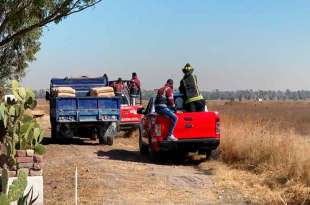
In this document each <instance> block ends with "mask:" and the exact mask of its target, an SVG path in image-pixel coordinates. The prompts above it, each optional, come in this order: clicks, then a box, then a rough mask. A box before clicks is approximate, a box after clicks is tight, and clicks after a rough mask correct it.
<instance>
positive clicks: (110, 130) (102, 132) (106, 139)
mask: <svg viewBox="0 0 310 205" xmlns="http://www.w3.org/2000/svg"><path fill="white" fill-rule="evenodd" d="M117 126H118V125H117V124H112V123H110V124H106V125H102V126H101V127H100V128H99V134H98V135H99V144H105V145H110V146H111V145H113V141H114V136H115V135H116V133H117V129H118V127H117Z"/></svg>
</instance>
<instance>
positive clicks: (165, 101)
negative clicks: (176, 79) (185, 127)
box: [155, 79, 178, 141]
mask: <svg viewBox="0 0 310 205" xmlns="http://www.w3.org/2000/svg"><path fill="white" fill-rule="evenodd" d="M172 109H173V110H174V109H175V104H174V98H173V80H172V79H168V80H167V83H166V84H165V86H163V87H161V88H160V89H159V90H158V91H157V96H156V99H155V110H156V112H157V113H158V114H160V115H163V116H166V117H168V118H169V119H170V120H171V125H170V127H169V130H168V137H167V139H168V140H169V141H177V140H178V139H177V138H175V137H174V136H173V131H174V128H175V126H176V124H177V121H178V118H177V116H176V115H175V114H174V113H173V112H172Z"/></svg>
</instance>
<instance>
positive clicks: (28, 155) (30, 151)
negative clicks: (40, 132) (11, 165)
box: [26, 149, 34, 157]
mask: <svg viewBox="0 0 310 205" xmlns="http://www.w3.org/2000/svg"><path fill="white" fill-rule="evenodd" d="M26 155H27V157H32V156H33V155H34V150H33V149H27V150H26Z"/></svg>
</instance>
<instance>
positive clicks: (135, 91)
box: [128, 72, 141, 105]
mask: <svg viewBox="0 0 310 205" xmlns="http://www.w3.org/2000/svg"><path fill="white" fill-rule="evenodd" d="M131 76H132V77H131V80H130V81H129V84H128V89H129V95H130V101H131V104H133V105H135V99H136V98H137V97H138V96H139V95H140V92H141V81H140V79H139V78H138V75H137V73H135V72H133V73H132V75H131Z"/></svg>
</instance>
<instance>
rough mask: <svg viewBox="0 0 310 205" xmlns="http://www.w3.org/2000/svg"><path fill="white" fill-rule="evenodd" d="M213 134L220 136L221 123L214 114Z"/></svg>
mask: <svg viewBox="0 0 310 205" xmlns="http://www.w3.org/2000/svg"><path fill="white" fill-rule="evenodd" d="M215 134H217V135H220V134H221V123H220V118H219V115H218V113H216V122H215Z"/></svg>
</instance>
